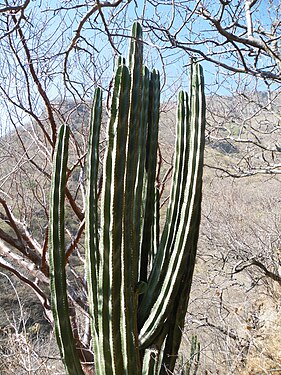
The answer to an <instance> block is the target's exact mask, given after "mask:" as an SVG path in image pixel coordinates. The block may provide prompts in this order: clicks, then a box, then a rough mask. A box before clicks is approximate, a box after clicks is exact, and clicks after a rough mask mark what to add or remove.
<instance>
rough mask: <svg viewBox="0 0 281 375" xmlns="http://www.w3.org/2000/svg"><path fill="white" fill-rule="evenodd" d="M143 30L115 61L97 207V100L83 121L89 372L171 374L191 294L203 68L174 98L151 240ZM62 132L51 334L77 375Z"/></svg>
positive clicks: (151, 128)
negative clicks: (167, 189) (170, 152)
mask: <svg viewBox="0 0 281 375" xmlns="http://www.w3.org/2000/svg"><path fill="white" fill-rule="evenodd" d="M142 50H143V47H142V29H141V26H140V24H139V23H135V24H134V25H133V30H132V38H131V43H130V51H129V59H128V66H127V65H126V64H125V60H124V59H123V58H119V59H118V62H117V64H116V70H115V77H114V87H113V94H112V100H111V108H110V115H109V120H108V126H107V139H108V144H107V150H106V153H105V156H104V162H103V169H102V175H103V184H102V193H101V202H100V204H99V208H98V174H99V135H100V129H101V120H102V93H101V90H100V89H96V91H95V96H94V101H93V107H92V111H91V117H90V125H89V126H90V128H89V141H88V156H87V187H86V189H87V196H86V211H85V239H86V254H85V257H86V266H87V284H88V304H89V313H90V317H91V334H92V346H93V351H94V357H95V370H94V373H95V374H97V375H109V374H110V375H113V374H115V375H123V374H127V375H138V374H142V375H148V374H155V375H156V374H166V373H169V374H171V373H172V372H173V370H174V367H175V362H176V358H177V353H178V350H179V346H180V342H181V336H182V331H183V326H184V318H185V314H186V310H187V304H188V299H189V294H190V288H191V282H192V275H193V270H194V264H195V257H196V249H197V240H198V233H199V224H200V211H201V208H200V206H201V195H202V171H203V152H204V128H205V99H204V83H203V73H202V68H201V66H200V65H199V64H197V63H193V64H192V69H191V75H190V80H191V83H190V92H189V94H187V93H185V92H180V94H179V98H178V116H177V135H176V147H175V158H174V170H173V180H172V185H171V193H170V201H169V206H168V209H167V213H166V221H165V224H164V228H163V230H162V233H161V236H160V235H159V233H160V229H159V193H158V190H157V187H155V179H156V168H157V147H158V124H159V112H160V110H159V108H160V83H159V73H158V72H157V71H155V70H153V71H152V72H150V71H149V70H148V68H147V67H145V66H143V64H142V53H143V52H142ZM68 137H69V130H68V126H67V125H62V127H61V128H60V131H59V135H58V141H57V147H56V152H55V156H54V170H53V178H52V189H51V199H50V230H49V233H50V234H49V254H50V255H49V256H50V278H51V294H52V311H53V315H54V321H55V332H56V337H57V341H58V345H59V348H60V352H61V355H62V358H63V361H64V364H65V367H66V369H67V371H68V373H69V374H70V375H77V374H78V375H79V374H83V373H84V372H83V370H82V367H81V364H80V359H79V356H78V354H77V350H76V349H77V348H75V340H74V338H73V333H72V327H71V322H70V318H69V307H68V297H67V288H66V271H65V267H66V266H65V244H64V242H65V240H64V189H65V185H66V171H67V155H68Z"/></svg>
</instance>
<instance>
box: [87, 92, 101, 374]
mask: <svg viewBox="0 0 281 375" xmlns="http://www.w3.org/2000/svg"><path fill="white" fill-rule="evenodd" d="M101 116H102V92H101V90H100V89H99V88H97V89H96V90H95V95H94V100H93V105H92V110H91V116H90V124H89V125H90V127H89V139H88V155H87V191H86V209H85V247H86V271H87V284H88V301H89V311H90V315H91V332H92V337H93V346H94V353H95V366H96V372H97V374H100V373H101V370H100V368H99V366H100V363H101V358H100V350H99V340H98V319H97V317H98V298H97V296H98V288H97V287H98V285H97V282H98V273H97V272H98V267H99V239H98V225H99V223H98V191H97V190H98V188H97V186H98V170H99V135H100V127H101Z"/></svg>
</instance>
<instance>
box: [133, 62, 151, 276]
mask: <svg viewBox="0 0 281 375" xmlns="http://www.w3.org/2000/svg"><path fill="white" fill-rule="evenodd" d="M149 77H150V72H149V70H148V69H147V67H144V68H143V83H142V94H141V102H142V108H141V113H140V130H139V141H138V155H139V157H138V163H137V175H136V183H135V193H134V196H135V199H134V216H133V226H134V229H135V237H134V240H135V243H134V247H135V249H136V257H137V258H138V259H139V256H140V250H141V237H142V231H143V225H144V214H143V212H144V204H143V195H144V192H145V181H144V174H145V157H146V135H147V119H148V103H149ZM139 263H140V262H139V261H138V262H136V264H135V267H136V270H135V271H134V272H135V273H136V274H138V275H139V265H140V264H139ZM138 279H139V277H138Z"/></svg>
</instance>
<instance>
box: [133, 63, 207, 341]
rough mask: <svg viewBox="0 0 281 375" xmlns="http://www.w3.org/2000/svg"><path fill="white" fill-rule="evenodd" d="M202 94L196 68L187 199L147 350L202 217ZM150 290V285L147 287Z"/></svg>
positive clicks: (147, 327)
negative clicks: (199, 218) (199, 219)
mask: <svg viewBox="0 0 281 375" xmlns="http://www.w3.org/2000/svg"><path fill="white" fill-rule="evenodd" d="M203 103H204V93H203V78H202V73H201V67H200V66H199V65H196V67H195V74H194V77H193V95H192V106H191V107H192V108H191V112H192V116H191V121H190V127H191V129H190V142H189V147H190V157H189V160H188V175H187V183H186V187H185V192H184V194H185V198H184V201H183V205H182V212H183V214H182V217H181V219H180V223H179V229H178V232H177V235H176V239H175V246H174V249H173V252H172V253H171V256H170V260H169V265H168V268H167V273H166V275H165V278H164V281H163V284H162V285H161V289H160V292H159V296H158V297H157V300H156V302H155V303H154V306H153V307H152V309H151V311H150V314H149V317H148V318H147V319H146V321H145V323H144V325H143V327H142V328H141V331H140V336H139V340H140V345H141V347H147V345H149V344H150V343H151V342H152V341H153V339H155V338H156V337H157V335H158V334H159V330H160V329H161V326H162V325H163V323H164V321H165V320H166V319H167V316H168V315H169V313H170V311H171V307H172V303H173V301H174V298H175V296H176V295H177V293H178V290H179V286H180V281H181V279H182V277H183V272H184V270H185V266H186V259H187V257H188V252H189V251H191V250H190V249H191V247H192V246H193V245H194V243H193V242H194V238H195V237H196V236H197V231H198V227H197V226H196V225H198V217H199V216H200V205H201V189H202V172H201V171H202V167H203V151H204V124H205V106H204V104H203ZM148 288H149V285H148Z"/></svg>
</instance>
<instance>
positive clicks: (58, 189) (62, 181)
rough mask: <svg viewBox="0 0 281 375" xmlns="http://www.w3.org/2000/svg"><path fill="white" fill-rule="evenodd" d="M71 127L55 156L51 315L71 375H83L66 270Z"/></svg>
mask: <svg viewBox="0 0 281 375" xmlns="http://www.w3.org/2000/svg"><path fill="white" fill-rule="evenodd" d="M68 139H69V128H68V127H67V126H66V125H62V126H61V127H60V129H59V134H58V139H57V146H56V151H55V156H54V168H53V174H52V185H51V197H50V219H49V220H50V223H49V257H50V285H51V295H52V312H53V315H54V322H55V333H56V337H57V342H58V345H59V349H60V352H61V356H62V358H63V361H64V364H65V367H66V369H67V371H68V373H69V374H70V375H84V372H83V370H82V368H81V365H80V361H79V358H78V354H77V351H76V348H75V344H74V339H73V333H72V329H71V324H70V319H69V306H68V299H67V287H66V271H65V235H64V198H65V185H66V169H67V156H68Z"/></svg>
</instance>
